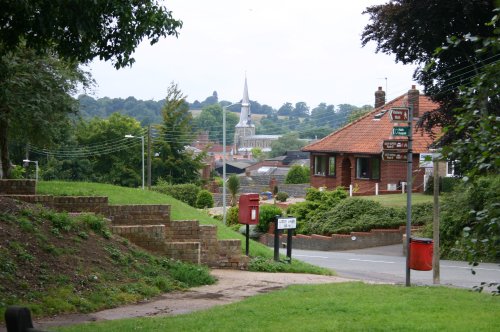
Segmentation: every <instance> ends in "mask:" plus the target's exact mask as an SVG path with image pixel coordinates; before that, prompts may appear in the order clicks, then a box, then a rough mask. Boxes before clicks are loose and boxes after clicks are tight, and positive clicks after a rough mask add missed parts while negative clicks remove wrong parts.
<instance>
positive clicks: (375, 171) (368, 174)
mask: <svg viewBox="0 0 500 332" xmlns="http://www.w3.org/2000/svg"><path fill="white" fill-rule="evenodd" d="M356 178H358V179H375V180H378V179H380V159H379V158H376V157H375V158H373V157H372V158H363V157H359V158H356Z"/></svg>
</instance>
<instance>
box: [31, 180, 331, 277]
mask: <svg viewBox="0 0 500 332" xmlns="http://www.w3.org/2000/svg"><path fill="white" fill-rule="evenodd" d="M37 193H38V194H40V195H61V196H70V195H74V196H108V199H109V204H115V205H118V204H170V205H171V219H172V220H198V221H199V222H200V223H201V224H205V225H216V226H217V237H218V238H219V239H240V240H241V243H242V250H243V251H244V250H245V248H244V246H245V237H244V236H243V235H241V234H239V233H237V232H234V231H233V230H231V229H230V228H228V227H226V226H225V225H224V224H223V223H222V222H221V221H218V220H215V219H214V218H212V217H210V216H209V215H208V214H207V213H206V212H204V211H203V210H199V209H195V208H193V207H191V206H189V205H188V204H185V203H183V202H181V201H178V200H176V199H175V198H172V197H170V196H168V195H165V194H161V193H158V192H156V191H149V190H142V189H137V188H126V187H119V186H114V185H111V184H103V183H89V182H66V181H41V182H39V183H38V185H37ZM249 254H250V256H251V257H257V256H260V257H265V258H269V259H271V258H273V252H272V250H271V249H269V248H268V247H266V246H264V245H263V244H260V243H258V242H256V241H250V252H249ZM282 267H284V268H285V269H286V270H285V271H283V272H298V273H314V274H332V273H333V272H332V271H331V270H328V269H324V268H320V267H317V266H314V265H310V264H307V263H304V262H302V261H300V260H297V259H294V260H292V264H286V265H283V266H282Z"/></svg>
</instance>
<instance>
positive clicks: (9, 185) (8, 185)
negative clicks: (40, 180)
mask: <svg viewBox="0 0 500 332" xmlns="http://www.w3.org/2000/svg"><path fill="white" fill-rule="evenodd" d="M35 192H36V181H35V180H24V179H22V180H11V179H0V195H34V194H35Z"/></svg>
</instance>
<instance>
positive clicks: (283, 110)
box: [278, 103, 294, 115]
mask: <svg viewBox="0 0 500 332" xmlns="http://www.w3.org/2000/svg"><path fill="white" fill-rule="evenodd" d="M293 112H294V108H293V105H292V104H291V103H284V104H283V105H281V107H280V108H279V110H278V115H293Z"/></svg>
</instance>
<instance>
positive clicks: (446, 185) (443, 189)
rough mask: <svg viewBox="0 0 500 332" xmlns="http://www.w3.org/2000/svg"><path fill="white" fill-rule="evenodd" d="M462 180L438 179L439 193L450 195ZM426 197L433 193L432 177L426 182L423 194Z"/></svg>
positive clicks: (452, 178) (451, 178)
mask: <svg viewBox="0 0 500 332" xmlns="http://www.w3.org/2000/svg"><path fill="white" fill-rule="evenodd" d="M461 182H462V179H460V178H455V177H440V178H439V193H450V192H452V191H453V189H454V188H455V186H456V185H458V184H460V183H461ZM424 193H425V194H426V195H432V194H433V193H434V177H433V176H431V177H429V179H428V180H427V188H426V189H425V192H424Z"/></svg>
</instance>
